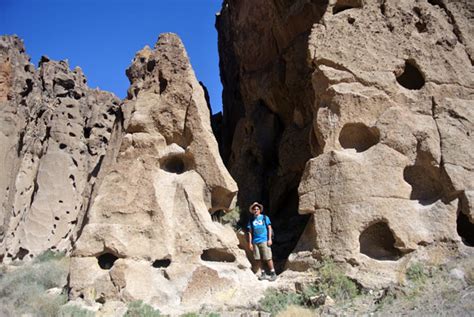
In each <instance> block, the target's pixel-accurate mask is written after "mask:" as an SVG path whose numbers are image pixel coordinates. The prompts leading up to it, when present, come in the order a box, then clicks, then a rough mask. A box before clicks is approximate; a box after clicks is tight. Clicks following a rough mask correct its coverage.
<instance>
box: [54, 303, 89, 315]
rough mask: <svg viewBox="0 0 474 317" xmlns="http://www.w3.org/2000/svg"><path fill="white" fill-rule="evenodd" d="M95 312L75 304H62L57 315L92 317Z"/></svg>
mask: <svg viewBox="0 0 474 317" xmlns="http://www.w3.org/2000/svg"><path fill="white" fill-rule="evenodd" d="M93 316H95V313H94V312H92V311H89V310H87V309H85V308H81V307H79V306H75V305H67V306H63V307H61V308H60V309H59V313H58V317H93Z"/></svg>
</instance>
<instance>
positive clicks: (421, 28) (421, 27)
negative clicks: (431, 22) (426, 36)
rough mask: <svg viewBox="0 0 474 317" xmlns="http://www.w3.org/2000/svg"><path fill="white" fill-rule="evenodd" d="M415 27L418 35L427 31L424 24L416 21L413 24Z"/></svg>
mask: <svg viewBox="0 0 474 317" xmlns="http://www.w3.org/2000/svg"><path fill="white" fill-rule="evenodd" d="M415 26H416V29H417V30H418V32H419V33H425V32H427V31H428V28H427V26H426V23H425V22H421V21H418V22H416V23H415Z"/></svg>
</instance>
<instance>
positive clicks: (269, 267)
mask: <svg viewBox="0 0 474 317" xmlns="http://www.w3.org/2000/svg"><path fill="white" fill-rule="evenodd" d="M267 266H268V269H269V270H270V272H271V271H275V268H274V267H273V260H272V259H270V260H268V261H267Z"/></svg>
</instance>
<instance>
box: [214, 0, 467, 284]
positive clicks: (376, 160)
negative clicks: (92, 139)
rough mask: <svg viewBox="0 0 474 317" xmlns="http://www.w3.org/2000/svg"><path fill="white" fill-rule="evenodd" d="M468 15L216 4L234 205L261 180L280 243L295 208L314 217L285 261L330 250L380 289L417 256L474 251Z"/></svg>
mask: <svg viewBox="0 0 474 317" xmlns="http://www.w3.org/2000/svg"><path fill="white" fill-rule="evenodd" d="M282 8H285V10H283V9H282ZM473 12H474V5H473V3H472V1H440V0H437V1H431V0H429V1H422V0H418V1H415V0H403V1H375V0H364V1H362V0H354V1H351V0H347V1H343V0H331V1H327V2H324V1H321V2H317V1H293V2H291V4H290V3H289V2H288V4H283V2H282V1H278V0H274V1H270V0H267V1H263V0H262V1H257V2H255V1H239V2H236V1H226V2H225V4H224V6H223V10H222V12H221V16H220V17H219V20H218V27H219V30H220V45H221V56H223V57H222V61H223V69H224V71H223V84H224V96H225V98H224V102H225V101H226V100H228V99H230V98H234V97H235V96H238V98H234V100H235V101H234V102H233V103H227V104H225V105H224V107H225V108H224V110H225V111H224V123H226V122H227V125H226V124H224V126H226V127H228V128H229V130H228V131H226V133H224V139H225V138H226V137H227V139H226V140H227V151H228V157H229V160H228V165H229V168H230V171H231V173H232V175H233V176H234V178H235V179H236V181H237V183H238V184H239V187H240V188H241V191H240V196H239V203H242V204H244V205H245V204H247V203H248V201H249V199H248V197H249V196H251V195H252V193H251V192H252V191H254V192H256V191H255V190H256V189H255V188H253V187H250V188H249V187H245V186H244V184H247V183H249V182H250V183H252V182H251V181H250V180H252V179H255V180H256V181H255V182H253V184H256V186H257V187H258V188H262V187H263V186H265V187H266V188H268V192H263V193H260V194H257V195H258V197H256V198H257V199H264V200H265V199H267V200H268V201H269V205H270V207H271V208H270V212H271V214H270V215H271V216H273V219H274V221H275V222H276V224H277V228H276V232H277V237H278V232H282V233H283V234H286V232H288V231H293V232H294V229H293V228H291V227H290V228H289V227H288V225H287V219H288V218H289V217H290V216H289V215H291V212H292V211H293V212H294V210H295V209H298V210H299V212H300V213H302V214H309V215H311V218H310V221H309V222H308V224H307V226H306V229H305V232H304V233H303V235H302V237H301V239H300V243H299V244H298V245H297V246H296V249H295V252H294V254H292V255H291V257H290V260H291V261H290V263H289V264H288V267H294V268H297V269H300V270H304V268H305V265H308V264H307V263H308V260H309V261H310V262H311V258H314V257H315V258H321V257H325V256H330V257H334V258H335V259H336V260H338V261H342V262H345V263H348V264H350V265H348V270H349V273H350V274H351V275H352V276H353V277H355V278H357V279H358V280H359V281H360V282H361V283H362V284H364V285H366V286H380V285H384V284H387V283H389V282H393V281H397V280H399V277H400V276H401V275H400V272H403V271H404V269H405V268H406V265H407V262H409V261H410V260H411V259H413V258H415V257H417V256H419V257H425V258H426V259H430V254H431V253H433V254H436V256H433V257H438V256H439V255H440V254H444V255H443V256H441V258H443V257H446V256H448V254H451V253H450V252H449V251H446V250H448V249H449V247H451V246H452V247H454V249H455V250H458V251H459V250H461V251H462V252H464V251H465V250H467V249H466V246H472V245H474V239H473V234H472V232H474V230H473V229H474V225H473V223H474V221H473V219H474V217H473V210H472V197H473V195H472V188H473V187H472V185H473V184H472V179H474V178H473V175H472V164H473V163H474V157H473V155H474V154H473V152H472V150H470V149H472V146H473V138H472V131H473V128H474V125H473V120H474V116H473V110H472V109H473V106H474V103H473V100H474V99H473V96H474V72H473V60H474V59H473V55H472V45H473V43H474V35H473V27H472V21H473V19H474V14H473ZM315 13H317V14H315ZM311 14H313V15H311ZM308 15H311V16H310V17H309V18H308ZM264 17H265V18H264ZM263 21H265V22H263ZM295 21H297V22H295ZM248 28H252V29H256V30H260V31H261V32H259V33H255V34H254V35H249V34H252V33H251V32H249V31H248ZM282 34H286V35H288V36H287V37H284V36H282ZM282 39H285V41H283V40H282ZM257 42H258V43H266V45H261V46H259V45H257V44H256V43H257ZM229 43H233V46H231V48H228V46H229ZM297 48H298V49H297ZM295 52H298V53H297V54H296V53H295ZM288 56H291V58H290V60H291V62H290V61H288V60H287V59H285V58H286V57H288ZM298 56H301V57H300V58H298ZM277 65H278V66H277ZM226 70H230V71H229V72H226ZM295 74H296V75H295ZM308 74H310V75H308ZM234 83H235V84H234ZM296 88H298V89H296ZM294 89H296V90H294ZM226 94H227V97H226ZM295 95H297V96H298V98H299V99H296V98H292V97H293V96H295ZM302 96H308V97H307V98H303V97H302ZM226 98H227V99H226ZM296 100H298V102H295V101H296ZM243 109H245V111H244V110H243ZM235 113H239V114H240V117H236V116H235V115H234V114H235ZM275 122H277V123H278V124H275ZM308 127H309V128H308ZM295 130H296V131H300V133H299V134H298V136H296V135H294V134H290V131H295ZM231 142H232V147H231V148H230V147H229V144H230V143H231ZM246 144H248V145H246ZM269 145H271V146H269ZM308 151H309V152H310V154H309V155H308V154H306V153H307V152H308ZM224 152H225V150H224ZM262 153H265V154H268V153H270V154H271V155H272V158H271V159H270V160H267V161H265V156H264V155H263V154H262ZM309 157H312V158H311V159H309ZM308 159H309V160H308ZM306 160H308V162H307V163H306V166H305V167H303V168H302V167H301V166H302V165H304V162H306ZM268 162H271V163H273V165H269V164H268ZM243 166H245V167H247V169H246V171H248V172H250V175H244V174H242V173H240V172H239V171H241V170H243ZM249 166H253V168H250V167H249ZM303 169H304V173H303V174H302V177H301V182H300V179H299V178H298V172H296V171H301V173H302V171H303ZM291 173H294V175H295V176H294V178H292V180H293V181H290V180H288V179H286V178H285V175H289V174H291ZM300 175H301V174H300ZM275 179H277V180H275ZM279 182H282V184H280V185H277V184H278V183H279ZM295 182H296V184H295ZM285 183H286V184H287V185H286V186H298V193H297V195H296V197H293V196H291V198H288V197H287V196H286V195H285V191H284V190H282V188H284V186H285V185H283V184H285ZM252 198H253V197H252ZM251 200H252V199H251ZM294 200H296V203H295V202H294ZM289 206H290V207H289ZM288 207H289V208H288ZM289 209H290V210H289ZM291 209H293V210H291ZM276 242H277V247H278V246H279V244H280V245H281V244H283V243H282V242H279V241H276ZM281 247H283V246H281ZM436 248H439V249H440V250H445V251H440V252H434V251H433V252H431V251H432V250H434V249H436ZM308 257H309V259H308ZM433 257H431V260H433V261H434V259H433ZM305 263H306V264H305Z"/></svg>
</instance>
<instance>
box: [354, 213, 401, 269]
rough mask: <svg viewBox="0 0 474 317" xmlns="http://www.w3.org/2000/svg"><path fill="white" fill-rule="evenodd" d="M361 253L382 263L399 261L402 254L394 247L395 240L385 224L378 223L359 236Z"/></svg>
mask: <svg viewBox="0 0 474 317" xmlns="http://www.w3.org/2000/svg"><path fill="white" fill-rule="evenodd" d="M359 243H360V253H363V254H365V255H367V256H368V257H370V258H372V259H375V260H380V261H394V260H398V259H399V258H400V257H401V256H402V253H401V252H400V250H398V249H396V248H395V247H394V244H395V238H394V236H393V233H392V231H391V230H390V228H389V227H388V225H387V224H386V223H385V222H376V223H374V224H372V225H370V226H369V227H367V228H366V229H365V230H364V231H362V233H361V234H360V236H359Z"/></svg>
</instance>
